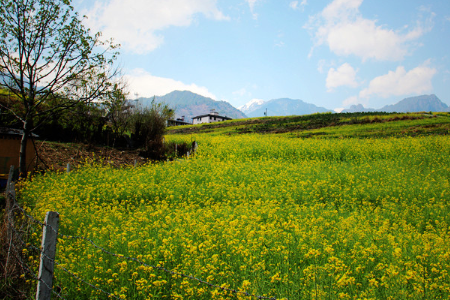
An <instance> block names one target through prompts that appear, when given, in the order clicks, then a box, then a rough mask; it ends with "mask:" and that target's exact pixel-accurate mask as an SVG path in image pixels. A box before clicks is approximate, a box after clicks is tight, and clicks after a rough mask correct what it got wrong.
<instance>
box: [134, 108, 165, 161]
mask: <svg viewBox="0 0 450 300" xmlns="http://www.w3.org/2000/svg"><path fill="white" fill-rule="evenodd" d="M172 115H173V111H172V110H171V109H170V108H169V107H168V106H167V105H164V104H162V103H156V102H155V101H152V103H151V105H150V106H148V107H145V108H137V109H136V110H135V111H134V113H133V115H132V120H131V130H132V139H133V141H134V142H135V143H136V145H135V146H137V147H144V150H143V151H142V155H143V156H145V157H147V158H150V159H152V160H161V159H163V158H164V145H163V136H164V133H165V130H166V122H167V120H168V119H169V118H171V117H172Z"/></svg>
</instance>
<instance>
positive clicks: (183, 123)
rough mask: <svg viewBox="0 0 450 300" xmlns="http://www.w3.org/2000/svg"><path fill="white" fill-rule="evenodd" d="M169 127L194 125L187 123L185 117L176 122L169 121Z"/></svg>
mask: <svg viewBox="0 0 450 300" xmlns="http://www.w3.org/2000/svg"><path fill="white" fill-rule="evenodd" d="M166 125H167V127H170V126H182V125H192V123H189V122H186V121H185V120H184V116H182V117H181V118H177V119H176V120H167V124H166Z"/></svg>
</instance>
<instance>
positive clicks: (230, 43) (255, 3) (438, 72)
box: [73, 0, 450, 111]
mask: <svg viewBox="0 0 450 300" xmlns="http://www.w3.org/2000/svg"><path fill="white" fill-rule="evenodd" d="M73 5H74V6H75V9H76V10H77V11H78V12H80V14H81V15H86V16H87V17H88V18H87V19H85V20H84V24H85V25H86V26H87V27H89V28H90V29H91V30H92V31H93V32H98V31H101V32H102V37H103V38H104V39H108V38H113V39H114V42H116V43H119V44H120V45H121V47H120V53H121V54H120V57H119V59H118V61H117V63H118V65H119V66H120V68H121V69H122V73H123V75H124V78H125V80H126V81H127V83H128V90H129V92H130V96H129V97H130V98H136V97H152V96H154V95H156V96H162V95H165V94H167V93H169V92H171V91H173V90H189V91H192V92H194V93H197V94H200V95H203V96H206V97H210V98H212V99H214V100H225V101H228V102H229V103H230V104H232V105H233V106H234V107H240V106H242V105H244V104H246V103H247V102H249V101H251V100H254V99H261V100H265V101H268V100H271V99H278V98H291V99H301V100H303V101H305V102H308V103H312V104H315V105H317V106H321V107H325V108H327V109H335V110H337V111H339V110H341V109H343V108H349V107H350V106H351V105H354V104H362V105H364V106H365V107H370V108H381V107H383V106H384V105H388V104H394V103H396V102H398V101H400V100H402V99H404V98H406V97H411V96H417V95H423V94H436V96H437V97H439V98H440V99H441V100H442V101H443V102H444V103H446V104H447V105H450V51H449V49H450V38H449V37H450V0H395V1H392V0H389V1H387V0H334V1H331V0H327V1H325V0H299V1H291V0H286V1H284V0H96V1H92V0H74V2H73Z"/></svg>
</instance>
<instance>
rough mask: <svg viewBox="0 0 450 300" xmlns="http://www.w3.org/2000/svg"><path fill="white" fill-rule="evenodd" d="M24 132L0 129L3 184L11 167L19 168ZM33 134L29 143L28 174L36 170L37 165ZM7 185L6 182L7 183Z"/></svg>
mask: <svg viewBox="0 0 450 300" xmlns="http://www.w3.org/2000/svg"><path fill="white" fill-rule="evenodd" d="M22 132H23V131H22V130H19V129H12V128H4V127H0V179H1V180H2V182H3V181H4V180H7V179H8V174H9V169H10V167H11V166H14V167H15V168H19V153H20V141H21V140H22ZM35 137H37V135H35V134H33V135H32V137H31V138H29V139H28V142H27V153H26V161H27V162H26V164H27V170H28V172H31V171H33V170H34V167H35V164H36V151H35V149H34V145H33V138H35ZM5 183H6V181H5Z"/></svg>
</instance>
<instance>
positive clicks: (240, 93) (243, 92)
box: [232, 88, 250, 97]
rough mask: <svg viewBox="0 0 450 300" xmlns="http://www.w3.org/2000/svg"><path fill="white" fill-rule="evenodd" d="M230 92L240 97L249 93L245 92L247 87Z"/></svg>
mask: <svg viewBox="0 0 450 300" xmlns="http://www.w3.org/2000/svg"><path fill="white" fill-rule="evenodd" d="M232 94H233V95H234V96H240V97H243V96H246V95H248V94H250V93H249V92H247V89H246V88H242V89H239V90H237V91H234V92H233V93H232Z"/></svg>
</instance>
